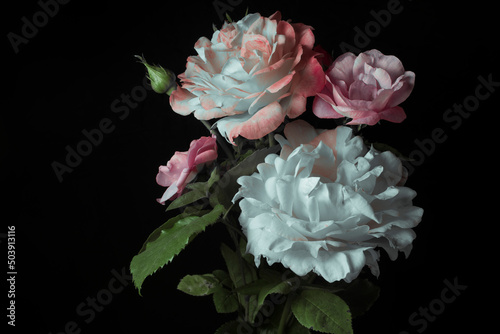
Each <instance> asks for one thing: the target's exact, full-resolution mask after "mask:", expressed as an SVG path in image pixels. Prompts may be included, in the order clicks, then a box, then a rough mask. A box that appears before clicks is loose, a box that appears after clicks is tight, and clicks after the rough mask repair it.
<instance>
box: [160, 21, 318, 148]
mask: <svg viewBox="0 0 500 334" xmlns="http://www.w3.org/2000/svg"><path fill="white" fill-rule="evenodd" d="M313 46H314V35H313V33H312V28H311V27H310V26H307V25H304V24H302V23H294V24H290V23H288V22H287V21H282V20H281V14H280V13H279V12H276V13H275V14H273V15H271V17H269V18H266V17H262V16H260V14H249V15H247V16H245V17H244V18H243V19H241V20H240V21H238V22H232V23H228V22H226V23H224V25H223V27H222V29H221V30H217V31H216V32H214V34H213V36H212V39H211V40H209V39H208V38H206V37H201V38H200V39H199V40H198V41H197V42H196V44H195V47H194V48H195V50H196V52H197V53H198V55H197V56H192V57H189V58H188V59H187V65H186V71H185V72H184V73H182V74H181V75H179V78H180V80H181V82H182V86H178V88H177V89H176V90H175V91H174V92H173V93H172V95H171V96H170V105H171V106H172V109H173V110H174V111H175V112H177V113H179V114H181V115H188V114H191V113H194V116H195V117H196V118H197V119H200V120H210V119H214V118H220V120H219V121H218V122H217V123H215V124H216V126H217V128H218V130H219V132H220V133H221V134H222V135H224V136H225V137H226V139H228V140H229V141H230V142H232V143H233V144H234V141H233V140H234V138H236V137H238V136H243V137H245V138H247V139H259V138H262V137H263V136H265V135H267V134H269V133H270V132H272V131H274V130H275V129H276V128H277V127H278V126H279V125H281V123H282V122H283V120H284V118H285V116H288V117H291V118H295V117H297V116H299V115H301V114H302V113H303V112H304V111H305V109H306V98H307V97H308V96H313V95H315V94H316V93H317V92H319V91H320V90H321V88H323V86H324V83H325V76H324V72H323V70H322V68H321V65H320V64H319V62H318V60H317V59H316V56H317V55H318V53H316V52H314V51H313V50H312V48H313Z"/></svg>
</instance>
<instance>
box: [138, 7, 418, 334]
mask: <svg viewBox="0 0 500 334" xmlns="http://www.w3.org/2000/svg"><path fill="white" fill-rule="evenodd" d="M214 30H215V31H214V33H213V35H212V38H211V39H208V38H206V37H201V38H199V40H198V41H197V42H196V44H195V46H194V48H195V50H196V53H197V55H196V56H190V57H188V58H187V64H186V71H185V72H184V73H182V74H180V75H178V78H179V79H180V84H176V82H175V76H174V75H173V73H172V72H171V71H169V70H165V69H163V68H162V67H160V66H153V65H150V64H148V63H147V62H146V61H145V60H144V59H143V58H142V57H139V58H140V60H141V62H142V63H143V64H144V65H145V66H146V68H147V71H148V74H149V79H150V80H151V85H152V87H153V89H154V90H155V91H157V92H158V93H166V94H168V95H170V105H171V107H172V109H173V110H174V111H175V112H176V113H178V114H180V115H189V114H193V115H194V117H195V118H196V119H198V120H200V121H201V122H203V124H204V125H205V126H206V127H207V136H203V137H201V138H199V139H196V140H193V141H192V142H191V145H190V147H189V149H188V151H186V152H176V153H175V154H174V156H172V157H171V158H170V160H169V161H168V162H167V164H166V165H165V166H160V167H159V172H158V175H157V178H156V181H157V183H158V184H159V185H160V186H163V187H166V189H165V192H164V194H163V196H162V197H161V198H159V199H158V202H159V203H161V204H164V205H165V204H167V203H168V206H167V211H171V210H173V209H177V210H180V212H181V213H180V214H178V215H176V216H174V217H172V218H170V219H169V220H168V221H167V222H166V223H164V224H163V225H161V226H160V227H158V228H157V229H156V230H155V231H153V233H152V234H151V235H150V236H149V238H148V239H147V240H146V242H145V243H144V246H143V247H142V249H141V250H140V251H139V254H138V255H136V256H135V257H134V258H133V259H132V262H131V266H130V269H131V273H132V275H133V280H134V283H135V286H136V287H137V289H139V292H140V289H141V286H142V283H143V281H144V280H145V278H146V277H147V276H149V275H151V274H153V273H154V272H155V271H156V270H158V269H159V268H162V267H163V266H164V265H166V264H168V263H169V262H170V261H172V259H173V258H174V257H175V256H176V255H177V254H179V252H180V251H182V250H183V249H184V248H185V247H186V246H187V245H188V244H189V243H190V242H191V241H192V240H193V239H194V238H195V237H196V235H198V234H199V233H202V232H203V231H205V229H206V228H207V227H208V226H210V225H213V224H216V223H221V224H224V225H225V226H226V227H227V231H228V234H229V235H230V237H231V239H232V241H233V242H234V245H232V246H228V245H227V244H225V243H221V247H220V250H221V254H222V258H223V259H224V262H225V264H226V268H214V271H213V272H211V273H206V274H196V275H187V276H185V277H184V278H183V279H182V280H181V281H180V283H179V285H178V289H180V290H181V291H183V292H185V293H188V294H190V295H194V296H208V295H211V296H212V298H213V301H214V305H215V309H216V311H217V312H220V313H231V312H235V313H237V316H235V320H234V321H230V322H228V323H226V324H223V325H222V326H221V327H220V328H219V329H218V330H217V332H216V333H219V334H223V333H310V330H311V329H312V330H316V331H320V332H324V333H351V332H352V326H351V321H352V320H351V319H352V318H353V317H356V316H358V315H360V314H362V313H364V312H365V311H366V310H367V309H368V308H369V307H370V306H371V305H372V304H373V303H374V302H375V300H376V299H377V297H378V294H379V291H378V288H377V287H376V285H375V284H373V283H372V280H373V278H372V276H378V274H379V267H378V260H379V258H380V253H379V250H380V249H383V250H385V251H386V252H387V254H388V255H389V257H390V259H392V260H395V259H396V258H397V257H398V253H399V252H400V251H401V252H403V253H404V254H405V256H408V255H409V254H410V251H411V248H412V241H413V239H414V238H415V233H414V231H413V230H412V228H414V227H415V226H416V225H417V224H418V223H419V222H420V220H421V217H422V214H423V210H422V209H421V208H418V207H415V206H413V205H412V199H413V198H414V197H415V196H416V193H415V191H413V190H412V189H410V188H408V187H405V186H404V184H405V181H406V179H407V172H406V170H405V168H404V167H403V165H402V162H401V160H400V157H398V156H396V155H395V154H394V153H393V152H391V151H380V150H377V149H376V148H375V147H374V146H373V145H370V144H368V143H366V142H365V141H364V140H363V138H362V137H361V136H360V130H361V129H362V128H363V127H365V126H369V125H375V124H377V123H378V122H379V121H382V120H385V121H389V122H394V123H399V122H401V121H403V120H404V119H405V117H406V115H405V112H404V111H403V109H402V108H401V107H400V106H399V104H401V103H402V102H403V101H404V100H405V99H406V98H407V97H408V96H409V94H410V92H411V91H412V89H413V85H414V78H415V75H414V73H413V72H410V71H405V70H404V67H403V65H402V63H401V61H399V59H398V58H396V57H394V56H386V55H384V54H382V53H381V52H379V51H377V50H370V51H366V52H363V53H361V54H359V55H357V56H356V55H354V54H352V53H346V54H343V55H341V56H340V57H338V58H337V59H335V60H334V61H333V62H330V63H329V61H328V57H323V54H324V53H322V52H321V51H320V50H321V48H318V47H317V46H315V45H314V44H315V39H314V35H313V30H312V27H310V26H308V25H305V24H302V23H290V22H288V21H284V20H282V19H281V14H280V13H279V12H276V13H275V14H273V15H271V16H270V17H263V16H261V15H260V14H249V15H246V16H245V17H244V18H242V19H241V20H239V21H237V22H233V21H231V20H228V21H227V22H225V23H224V25H223V26H222V28H221V29H220V30H216V29H215V28H214ZM308 98H311V99H313V104H312V112H313V113H314V115H316V116H317V117H318V118H319V119H324V118H335V119H339V125H338V126H337V127H336V128H334V129H317V128H315V127H313V126H312V125H311V124H309V123H307V122H306V121H304V120H302V119H297V118H299V116H301V115H302V114H303V113H304V112H310V111H306V109H307V99H308ZM207 233H208V232H207ZM263 260H264V261H263ZM365 268H368V269H369V271H370V272H371V274H372V276H370V275H369V274H367V273H364V272H363V271H364V270H365Z"/></svg>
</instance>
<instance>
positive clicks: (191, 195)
mask: <svg viewBox="0 0 500 334" xmlns="http://www.w3.org/2000/svg"><path fill="white" fill-rule="evenodd" d="M219 179H220V176H219V172H218V170H217V168H214V170H213V171H212V173H211V174H210V178H209V179H208V180H207V181H206V182H195V183H190V184H188V185H186V188H187V189H189V190H191V191H189V192H187V193H185V194H183V195H181V196H179V197H177V198H176V199H175V200H173V201H172V203H170V205H169V206H168V207H167V210H166V211H170V210H173V209H178V208H180V207H183V206H186V205H188V204H191V203H194V202H196V201H199V200H200V199H202V198H205V197H207V196H208V193H209V190H210V188H211V187H212V186H213V185H214V183H216V182H217V181H219ZM215 206H216V205H213V207H215Z"/></svg>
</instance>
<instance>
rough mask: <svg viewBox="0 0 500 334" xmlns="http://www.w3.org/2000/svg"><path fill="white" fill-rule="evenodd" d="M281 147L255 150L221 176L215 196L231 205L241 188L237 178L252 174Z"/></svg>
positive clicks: (225, 203) (223, 202) (225, 204)
mask: <svg viewBox="0 0 500 334" xmlns="http://www.w3.org/2000/svg"><path fill="white" fill-rule="evenodd" d="M279 149H280V146H279V145H276V146H273V147H270V148H265V149H261V150H258V151H255V152H253V153H252V154H251V155H250V156H249V157H248V158H246V159H245V160H243V161H242V162H240V163H239V164H237V165H236V166H234V167H233V168H231V169H230V170H228V171H227V172H226V173H225V174H224V176H222V177H221V179H220V180H219V182H218V183H217V187H216V188H215V189H214V193H215V196H217V198H218V202H219V203H221V204H223V205H224V206H225V207H226V208H229V207H231V205H232V202H231V200H232V199H233V197H234V195H235V194H236V192H237V191H238V189H239V187H240V186H239V184H238V183H237V182H236V180H237V179H238V178H239V177H240V176H242V175H251V174H252V173H253V172H255V171H256V170H257V165H258V164H260V163H262V162H264V159H265V158H266V157H267V156H268V155H269V154H272V153H277V152H278V151H279Z"/></svg>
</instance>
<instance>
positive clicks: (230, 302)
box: [213, 286, 238, 313]
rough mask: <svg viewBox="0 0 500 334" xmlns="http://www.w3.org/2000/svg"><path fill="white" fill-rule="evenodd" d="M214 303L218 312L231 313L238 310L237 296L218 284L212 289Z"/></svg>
mask: <svg viewBox="0 0 500 334" xmlns="http://www.w3.org/2000/svg"><path fill="white" fill-rule="evenodd" d="M213 300H214V305H215V309H216V310H217V312H218V313H231V312H236V311H237V310H238V298H237V296H236V293H233V292H231V291H230V290H228V289H226V288H223V287H221V286H219V287H218V288H217V289H215V291H214V296H213Z"/></svg>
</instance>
